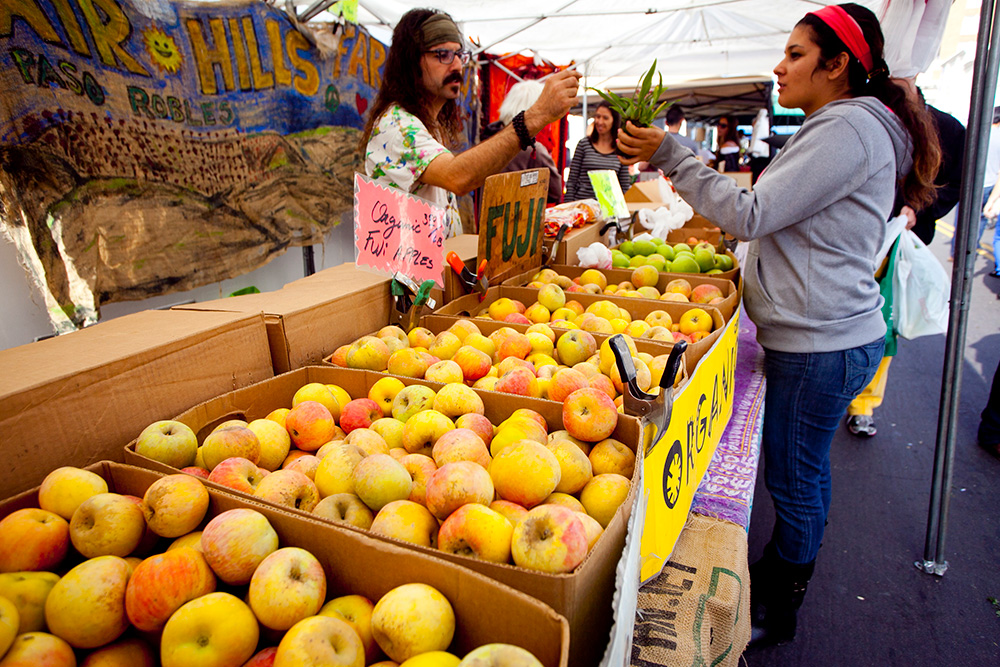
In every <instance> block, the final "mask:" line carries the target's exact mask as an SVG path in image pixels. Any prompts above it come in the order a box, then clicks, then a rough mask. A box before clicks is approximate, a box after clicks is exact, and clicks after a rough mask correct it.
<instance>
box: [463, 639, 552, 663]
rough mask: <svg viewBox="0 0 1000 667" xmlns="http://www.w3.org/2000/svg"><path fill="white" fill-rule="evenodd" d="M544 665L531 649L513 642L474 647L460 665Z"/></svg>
mask: <svg viewBox="0 0 1000 667" xmlns="http://www.w3.org/2000/svg"><path fill="white" fill-rule="evenodd" d="M501 665H517V667H542V663H541V661H539V660H538V658H536V657H535V656H534V655H533V654H532V653H531V651H528V650H526V649H523V648H521V647H520V646H514V645H513V644H485V645H483V646H480V647H478V648H475V649H473V650H472V651H470V652H469V653H467V654H466V655H465V657H464V658H462V662H460V663H458V667H500V666H501Z"/></svg>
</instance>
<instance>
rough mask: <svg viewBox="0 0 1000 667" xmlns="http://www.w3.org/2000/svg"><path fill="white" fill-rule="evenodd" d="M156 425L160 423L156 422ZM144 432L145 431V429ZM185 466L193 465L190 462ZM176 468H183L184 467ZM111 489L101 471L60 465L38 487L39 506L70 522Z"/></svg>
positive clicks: (192, 458)
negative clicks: (85, 505) (78, 510)
mask: <svg viewBox="0 0 1000 667" xmlns="http://www.w3.org/2000/svg"><path fill="white" fill-rule="evenodd" d="M160 423H162V422H157V424H160ZM153 426H156V424H154V425H153ZM148 428H152V427H151V426H150V427H147V429H148ZM188 430H191V429H188ZM143 432H144V433H145V431H143ZM140 437H141V436H140ZM195 450H197V439H196V440H195ZM195 450H192V456H191V460H192V461H193V460H194V455H193V451H195ZM137 451H138V448H137ZM140 453H141V452H140ZM143 456H148V453H147V454H143ZM151 458H152V457H151ZM157 460H159V459H157ZM185 465H191V464H190V463H188V464H185ZM174 467H175V468H183V467H184V466H174ZM107 492H108V483H107V482H106V481H104V478H103V477H101V476H100V475H98V474H97V473H94V472H91V471H89V470H83V469H82V468H74V467H72V466H63V467H61V468H56V469H55V470H53V471H52V472H50V473H49V474H48V475H46V476H45V479H43V480H42V485H41V486H40V487H39V488H38V506H39V507H40V508H42V509H43V510H47V511H49V512H54V513H55V514H58V515H59V516H61V517H62V518H64V519H66V520H67V521H69V520H70V519H72V518H73V512H75V511H76V508H77V507H79V506H80V503H82V502H83V501H84V500H86V499H87V498H90V497H91V496H96V495H97V494H98V493H107Z"/></svg>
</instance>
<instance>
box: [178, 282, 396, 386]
mask: <svg viewBox="0 0 1000 667" xmlns="http://www.w3.org/2000/svg"><path fill="white" fill-rule="evenodd" d="M389 284H390V281H389V279H388V278H385V277H383V276H379V275H376V274H375V273H371V272H368V271H363V270H361V269H358V268H357V267H356V266H354V265H353V264H350V263H348V264H341V265H340V266H335V267H333V268H331V269H326V270H324V271H320V272H318V273H315V274H313V275H311V276H308V277H307V278H303V279H301V280H297V281H295V282H293V283H289V284H288V285H286V286H285V287H283V288H282V289H280V290H275V291H273V292H262V293H260V294H244V295H242V296H234V297H228V298H224V299H216V300H213V301H204V302H201V303H194V304H187V305H183V306H175V307H174V309H175V310H186V311H191V310H197V311H217V312H231V313H246V314H251V313H253V314H262V315H263V317H264V322H265V323H266V326H267V338H268V344H269V346H270V349H271V363H272V365H273V367H274V371H273V372H274V374H279V373H285V372H287V371H289V370H292V369H294V368H301V367H302V366H307V365H309V364H315V363H319V362H320V361H321V360H322V359H323V357H325V356H327V355H328V354H330V353H332V352H333V351H334V350H336V349H337V348H338V347H339V346H340V345H343V344H345V343H349V342H351V341H353V340H354V339H356V338H358V337H359V336H362V335H364V334H366V333H369V332H370V331H377V330H378V329H380V328H381V327H383V326H385V325H386V324H388V323H389V315H390V310H391V308H392V300H391V295H390V289H389Z"/></svg>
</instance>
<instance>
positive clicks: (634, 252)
mask: <svg viewBox="0 0 1000 667" xmlns="http://www.w3.org/2000/svg"><path fill="white" fill-rule="evenodd" d="M647 265H648V266H652V267H654V268H655V269H656V270H657V271H666V272H668V273H703V274H705V275H717V274H719V273H724V272H726V271H730V270H732V268H733V266H734V264H733V258H732V257H730V256H729V255H728V254H726V253H724V252H722V253H720V252H716V248H715V246H714V245H712V244H711V243H709V242H708V241H701V240H698V239H697V238H696V237H693V236H692V237H691V238H689V239H688V240H687V242H686V243H675V244H673V245H670V244H669V243H667V242H666V241H664V240H663V239H660V238H656V237H653V238H650V239H642V240H636V241H625V242H623V243H622V244H621V245H619V246H618V247H617V248H612V250H611V266H612V267H614V268H616V269H623V268H628V267H630V266H631V267H636V266H647Z"/></svg>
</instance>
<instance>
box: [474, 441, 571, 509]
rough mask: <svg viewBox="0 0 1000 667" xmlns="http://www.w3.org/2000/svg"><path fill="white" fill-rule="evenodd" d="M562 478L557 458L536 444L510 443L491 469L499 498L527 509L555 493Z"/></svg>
mask: <svg viewBox="0 0 1000 667" xmlns="http://www.w3.org/2000/svg"><path fill="white" fill-rule="evenodd" d="M560 475H561V470H560V467H559V461H558V459H556V456H555V455H554V454H553V453H552V452H550V451H549V450H548V448H547V447H546V446H545V445H543V444H541V443H538V442H535V441H534V440H519V441H517V442H514V443H511V444H510V445H509V446H508V447H506V448H504V450H503V451H501V452H499V453H498V454H497V455H496V456H494V457H493V461H492V462H490V468H489V476H490V478H491V479H492V480H493V486H494V487H495V488H496V493H497V496H499V497H500V498H502V499H504V500H510V501H512V502H515V503H517V504H518V505H523V506H524V507H528V508H531V507H534V506H535V505H537V504H538V503H540V502H542V501H543V500H544V499H545V498H546V496H548V495H549V494H550V493H552V492H553V491H554V490H555V488H556V485H558V484H559V479H560Z"/></svg>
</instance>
